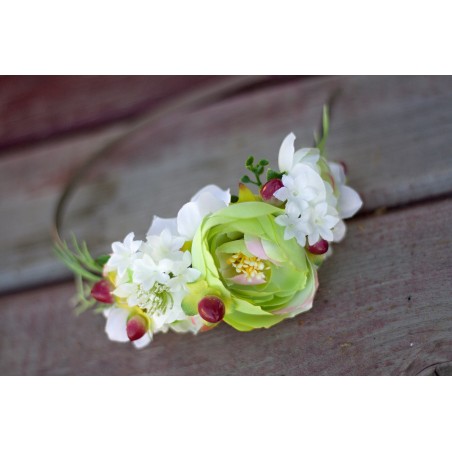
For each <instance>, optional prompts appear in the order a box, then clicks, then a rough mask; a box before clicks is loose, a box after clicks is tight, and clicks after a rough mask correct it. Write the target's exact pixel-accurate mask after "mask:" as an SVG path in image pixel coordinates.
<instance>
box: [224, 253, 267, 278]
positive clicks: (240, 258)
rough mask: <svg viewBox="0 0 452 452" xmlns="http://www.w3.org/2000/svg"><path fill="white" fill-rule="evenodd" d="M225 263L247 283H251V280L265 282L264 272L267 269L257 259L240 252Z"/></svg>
mask: <svg viewBox="0 0 452 452" xmlns="http://www.w3.org/2000/svg"><path fill="white" fill-rule="evenodd" d="M226 262H227V263H228V264H229V265H232V266H233V267H234V268H235V271H236V272H237V273H242V274H243V275H245V276H246V279H247V280H248V281H251V280H252V279H253V278H257V279H262V280H263V281H265V274H264V270H268V267H266V266H265V264H264V261H263V260H262V259H260V258H258V257H255V256H253V257H248V256H246V255H245V254H243V253H242V252H239V253H235V254H233V255H232V256H231V257H230V258H229V259H228V260H227V261H226Z"/></svg>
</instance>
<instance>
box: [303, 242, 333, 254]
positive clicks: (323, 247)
mask: <svg viewBox="0 0 452 452" xmlns="http://www.w3.org/2000/svg"><path fill="white" fill-rule="evenodd" d="M328 246H329V245H328V242H327V241H326V240H323V239H322V240H319V241H318V242H317V243H314V245H308V251H309V252H310V253H312V254H325V253H326V252H327V251H328Z"/></svg>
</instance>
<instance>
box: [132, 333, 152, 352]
mask: <svg viewBox="0 0 452 452" xmlns="http://www.w3.org/2000/svg"><path fill="white" fill-rule="evenodd" d="M151 341H152V333H151V332H150V331H149V332H147V333H146V334H145V335H144V336H143V337H140V339H137V340H136V341H133V342H132V344H133V345H134V346H135V348H138V349H140V348H144V347H146V346H147V345H149V344H150V343H151Z"/></svg>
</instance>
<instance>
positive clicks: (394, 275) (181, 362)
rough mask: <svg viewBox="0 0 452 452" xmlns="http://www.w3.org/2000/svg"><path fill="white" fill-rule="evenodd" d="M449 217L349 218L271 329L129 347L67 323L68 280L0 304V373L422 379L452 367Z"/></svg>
mask: <svg viewBox="0 0 452 452" xmlns="http://www.w3.org/2000/svg"><path fill="white" fill-rule="evenodd" d="M451 222H452V200H450V199H449V200H443V201H438V202H435V203H429V204H424V205H421V206H417V207H411V208H406V209H402V210H397V211H392V212H390V213H388V214H386V215H382V216H373V215H368V216H365V217H361V218H357V219H355V220H352V221H351V222H350V227H349V235H348V236H347V239H346V240H345V242H344V243H343V244H341V245H338V246H337V247H336V248H335V251H334V254H333V256H332V257H331V258H330V259H329V260H328V261H327V262H326V263H325V265H324V266H323V267H322V268H321V271H320V275H319V276H320V290H319V292H318V294H317V296H316V300H315V303H314V307H313V309H312V310H311V311H310V312H308V313H305V314H303V315H301V316H298V317H297V318H295V319H291V320H286V321H284V322H283V323H282V324H279V325H277V326H275V327H274V328H272V329H269V330H260V331H253V332H250V333H239V332H236V331H235V330H233V329H231V328H230V327H228V326H227V325H220V326H219V327H218V328H217V329H216V330H215V331H213V332H208V333H202V334H199V335H198V336H192V335H178V334H174V333H167V334H161V335H158V336H156V338H155V341H154V343H153V344H152V345H151V346H150V347H149V348H146V349H144V350H141V351H136V350H135V349H134V348H133V346H132V345H131V344H118V343H112V342H109V341H108V340H107V338H106V336H105V334H104V332H103V328H104V319H103V318H102V316H95V315H92V314H91V313H86V314H83V315H82V316H80V317H78V318H75V317H74V316H73V314H72V311H71V309H70V307H69V305H68V302H67V300H68V298H69V297H70V296H71V295H72V294H73V291H74V287H73V285H72V284H62V285H57V286H52V287H47V288H42V289H39V290H34V291H30V292H26V293H21V294H16V295H11V296H7V297H3V299H0V319H1V320H0V374H13V375H17V374H27V375H28V374H46V375H48V374H80V375H86V374H90V375H91V374H95V375H97V374H102V375H111V374H152V375H153V374H164V375H173V374H202V375H204V374H228V375H229V374H234V375H236V374H238V375H250V374H252V375H256V374H278V375H292V374H293V375H299V374H318V375H331V374H334V375H388V374H389V375H399V374H409V375H414V374H418V373H425V369H429V368H435V369H436V367H437V364H438V363H445V362H450V361H452V309H451V302H452V300H451V294H452V260H451V258H450V248H451V245H452V229H451V228H450V224H451ZM427 373H428V372H427ZM430 373H432V372H430Z"/></svg>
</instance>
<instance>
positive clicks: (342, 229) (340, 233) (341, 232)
mask: <svg viewBox="0 0 452 452" xmlns="http://www.w3.org/2000/svg"><path fill="white" fill-rule="evenodd" d="M346 232H347V226H345V223H344V222H343V221H342V220H340V221H339V222H338V223H337V224H336V226H334V228H333V242H340V241H341V240H342V239H343V238H344V237H345V233H346Z"/></svg>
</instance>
